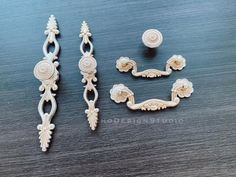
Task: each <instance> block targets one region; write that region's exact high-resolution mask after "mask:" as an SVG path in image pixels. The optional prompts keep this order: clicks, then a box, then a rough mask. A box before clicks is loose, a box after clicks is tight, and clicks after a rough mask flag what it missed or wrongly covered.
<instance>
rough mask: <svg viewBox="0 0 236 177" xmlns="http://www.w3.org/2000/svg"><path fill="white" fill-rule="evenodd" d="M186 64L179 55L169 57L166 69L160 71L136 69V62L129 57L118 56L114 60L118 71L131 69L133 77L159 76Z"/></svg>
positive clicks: (166, 74)
mask: <svg viewBox="0 0 236 177" xmlns="http://www.w3.org/2000/svg"><path fill="white" fill-rule="evenodd" d="M185 66H186V60H185V58H184V57H183V56H181V55H173V56H172V57H171V58H169V59H168V60H167V62H166V69H165V71H161V70H158V69H147V70H144V71H140V72H138V71H137V64H136V62H135V61H134V60H132V59H130V58H129V57H120V58H119V59H118V60H117V61H116V68H117V69H118V70H119V71H120V72H128V71H129V70H132V71H131V73H132V75H133V76H135V77H148V78H154V77H161V76H168V75H170V74H171V73H172V69H173V70H182V69H183V68H184V67H185Z"/></svg>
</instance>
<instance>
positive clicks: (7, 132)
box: [0, 0, 236, 177]
mask: <svg viewBox="0 0 236 177" xmlns="http://www.w3.org/2000/svg"><path fill="white" fill-rule="evenodd" d="M0 12H1V13H0V27H1V28H0V46H1V47H0V100H1V101H0V112H1V113H0V176H1V177H5V176H6V177H54V176H55V177H62V176H66V177H70V176H82V177H86V176H89V177H91V176H97V177H100V176H107V177H110V176H116V177H118V176H121V177H124V176H132V177H133V176H153V177H159V176H160V177H190V176H191V177H199V176H200V177H206V176H211V177H213V176H214V177H231V176H232V177H235V176H236V102H235V99H236V96H235V90H236V77H235V74H236V50H235V48H236V35H235V34H236V1H234V0H227V1H225V0H209V1H205V0H197V1H194V0H190V1H187V0H182V1H177V0H174V1H170V0H145V1H144V0H143V1H141V0H140V1H135V0H130V1H127V0H120V1H108V0H100V1H92V0H80V1H75V0H74V1H56V0H50V1H46V0H43V1H34V0H28V1H20V0H12V1H8V0H0ZM50 14H54V15H55V17H56V18H57V20H58V24H59V29H60V32H61V35H60V37H59V39H58V41H59V43H60V46H61V52H60V56H59V62H60V68H59V71H60V82H59V84H58V85H59V90H58V92H57V102H58V111H57V113H56V115H55V117H54V118H53V123H54V124H55V125H56V130H55V131H54V134H53V140H52V143H51V147H50V149H49V152H47V153H46V154H45V153H42V152H41V150H40V147H39V140H38V131H37V129H36V126H37V124H38V123H40V121H41V120H40V117H39V115H38V112H37V104H38V101H39V94H40V93H39V91H38V87H39V85H40V83H39V82H38V81H37V80H36V79H35V78H34V76H33V67H34V65H35V64H36V63H37V62H38V61H39V60H41V57H42V56H43V53H42V50H41V49H42V45H43V42H44V40H45V36H44V35H43V31H44V29H45V27H46V23H47V20H48V17H49V15H50ZM82 20H86V21H87V22H88V23H89V25H90V29H91V32H92V34H93V44H94V47H95V58H96V59H97V62H98V80H99V82H98V91H99V101H98V107H99V108H100V115H99V117H100V121H99V127H98V129H97V131H95V132H92V131H91V130H90V128H89V127H88V123H87V120H86V115H85V114H84V110H85V109H86V104H85V103H84V101H83V99H82V93H83V84H82V83H81V81H80V80H81V78H82V76H81V75H80V73H79V70H78V66H77V64H78V61H79V58H80V56H81V54H80V51H79V44H80V39H79V31H80V25H81V22H82ZM148 28H158V29H159V30H160V31H161V32H162V34H163V37H164V41H163V44H162V45H161V46H160V47H159V49H158V50H148V49H147V48H145V47H144V46H143V44H142V42H141V36H142V33H143V32H144V31H145V30H146V29H148ZM173 54H181V55H183V56H184V57H185V58H186V60H187V67H186V68H185V69H184V70H182V71H180V72H173V73H172V74H171V76H169V77H167V78H159V79H152V80H146V79H142V78H134V77H132V76H131V74H130V73H119V72H118V71H117V70H116V69H115V61H116V59H117V58H118V57H120V56H129V57H131V58H134V59H135V60H136V61H137V63H138V64H139V69H140V70H141V69H147V68H151V67H153V66H155V68H164V65H165V62H166V59H167V58H169V57H170V56H172V55H173ZM184 77H186V78H188V79H189V80H191V81H192V82H193V84H194V88H195V92H194V94H193V95H192V96H191V97H190V98H189V99H183V100H181V103H180V105H179V106H178V107H176V108H173V109H167V110H163V111H161V112H152V113H150V112H141V111H130V110H129V109H128V108H127V107H126V105H125V104H115V103H114V102H113V101H112V100H110V98H109V96H110V95H109V90H110V88H111V87H112V85H113V84H115V83H124V84H125V85H127V86H128V87H129V88H130V89H131V90H133V91H134V93H135V95H136V98H137V102H139V101H143V100H146V99H148V98H155V97H156V98H160V99H168V98H169V94H170V89H171V87H172V83H173V82H174V81H175V80H176V79H177V78H184Z"/></svg>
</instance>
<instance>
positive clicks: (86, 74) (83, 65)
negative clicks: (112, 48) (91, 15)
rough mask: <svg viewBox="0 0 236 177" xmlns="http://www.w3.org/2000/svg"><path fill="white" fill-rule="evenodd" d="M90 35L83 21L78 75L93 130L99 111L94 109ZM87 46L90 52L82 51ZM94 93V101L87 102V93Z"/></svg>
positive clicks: (92, 60) (93, 67)
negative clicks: (83, 84) (82, 85)
mask: <svg viewBox="0 0 236 177" xmlns="http://www.w3.org/2000/svg"><path fill="white" fill-rule="evenodd" d="M91 36H92V34H91V33H90V31H89V27H88V25H87V23H86V22H85V21H83V23H82V26H81V31H80V37H81V38H82V42H81V44H80V51H81V53H82V55H83V56H82V58H81V59H80V61H79V69H80V73H81V74H82V75H83V79H82V82H83V83H85V84H86V85H85V86H84V87H85V89H84V95H83V97H84V100H85V102H86V103H87V105H88V109H86V110H85V113H86V114H87V118H88V122H89V125H90V127H91V129H92V130H95V129H96V127H97V122H98V112H99V109H98V108H96V107H95V104H96V101H97V99H98V92H97V89H96V85H95V84H93V82H97V78H96V76H95V74H96V72H97V70H96V67H97V62H96V60H95V58H94V57H93V54H92V53H93V44H92V43H91V41H90V40H89V37H91ZM85 45H89V47H90V50H89V51H84V46H85ZM89 92H93V93H94V99H93V100H89V98H88V93H89Z"/></svg>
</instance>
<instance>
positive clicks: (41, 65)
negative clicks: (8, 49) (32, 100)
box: [34, 15, 60, 152]
mask: <svg viewBox="0 0 236 177" xmlns="http://www.w3.org/2000/svg"><path fill="white" fill-rule="evenodd" d="M44 33H45V35H46V36H47V39H46V40H45V42H44V44H43V53H44V57H43V59H42V61H40V62H38V63H37V64H36V65H35V67H34V76H35V77H36V78H37V79H38V80H39V81H41V82H42V84H41V85H40V87H39V90H40V91H41V92H43V93H42V94H41V95H40V96H41V99H40V101H39V104H38V112H39V114H40V117H41V119H42V124H39V125H38V126H37V128H38V130H39V139H40V144H41V145H40V146H41V148H42V151H44V152H45V151H47V148H48V147H49V143H50V139H51V134H52V130H53V129H54V128H55V125H54V124H52V123H51V120H52V117H53V116H54V114H55V112H56V110H57V103H56V100H55V98H54V97H55V96H56V94H55V93H53V92H52V91H56V90H57V89H58V86H57V84H56V81H57V80H58V79H59V72H58V70H57V67H58V66H59V63H58V62H57V61H56V60H57V59H58V57H57V55H58V53H59V50H60V47H59V44H58V42H57V40H56V35H58V34H59V30H58V27H57V22H56V19H55V17H54V16H53V15H51V16H50V17H49V20H48V23H47V29H46V30H45V32H44ZM53 44H54V51H53V52H50V51H48V48H49V46H50V45H53ZM46 102H50V103H51V110H50V112H49V113H47V112H45V111H44V107H45V103H46Z"/></svg>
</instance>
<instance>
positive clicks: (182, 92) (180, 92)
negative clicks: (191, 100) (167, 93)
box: [110, 79, 193, 111]
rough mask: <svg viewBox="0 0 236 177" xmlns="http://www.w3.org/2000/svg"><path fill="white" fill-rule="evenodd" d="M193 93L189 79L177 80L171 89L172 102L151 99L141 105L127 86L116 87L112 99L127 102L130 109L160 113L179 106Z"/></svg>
mask: <svg viewBox="0 0 236 177" xmlns="http://www.w3.org/2000/svg"><path fill="white" fill-rule="evenodd" d="M191 93H193V84H192V82H190V81H188V80H187V79H177V80H176V82H175V83H174V84H173V87H172V89H171V101H164V100H160V99H149V100H146V101H143V102H141V103H135V98H134V93H133V92H132V91H131V90H130V89H129V88H128V87H126V86H125V85H123V84H117V85H114V86H113V88H112V89H111V90H110V95H111V99H112V100H113V101H115V102H116V103H121V102H126V101H127V100H128V101H127V106H128V108H130V109H132V110H138V109H141V110H142V111H159V110H161V109H166V108H168V107H175V106H177V105H178V104H179V102H180V98H184V97H190V95H191Z"/></svg>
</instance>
